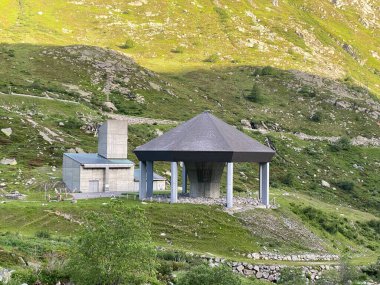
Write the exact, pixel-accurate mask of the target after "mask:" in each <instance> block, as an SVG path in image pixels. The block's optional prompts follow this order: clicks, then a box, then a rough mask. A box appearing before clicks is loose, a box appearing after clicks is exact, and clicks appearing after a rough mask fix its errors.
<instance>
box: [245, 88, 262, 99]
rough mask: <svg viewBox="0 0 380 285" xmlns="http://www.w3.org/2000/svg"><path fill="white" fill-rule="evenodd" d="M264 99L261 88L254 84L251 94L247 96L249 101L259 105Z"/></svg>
mask: <svg viewBox="0 0 380 285" xmlns="http://www.w3.org/2000/svg"><path fill="white" fill-rule="evenodd" d="M262 97H263V92H262V90H261V88H260V87H259V86H258V85H257V84H254V85H253V86H252V89H251V92H250V94H249V95H248V96H247V99H248V100H249V101H252V102H255V103H259V102H261V101H262V99H263V98H262Z"/></svg>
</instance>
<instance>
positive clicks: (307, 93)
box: [298, 85, 317, 98]
mask: <svg viewBox="0 0 380 285" xmlns="http://www.w3.org/2000/svg"><path fill="white" fill-rule="evenodd" d="M298 92H299V93H300V94H301V95H302V96H304V97H309V98H313V97H315V96H316V95H317V91H315V89H314V88H313V87H312V86H308V85H304V86H302V87H301V89H300V90H298Z"/></svg>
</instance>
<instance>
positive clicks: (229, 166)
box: [227, 162, 234, 208]
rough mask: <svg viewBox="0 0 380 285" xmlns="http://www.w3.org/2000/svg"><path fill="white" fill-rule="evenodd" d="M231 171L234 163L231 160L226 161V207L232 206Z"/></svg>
mask: <svg viewBox="0 0 380 285" xmlns="http://www.w3.org/2000/svg"><path fill="white" fill-rule="evenodd" d="M233 172H234V164H233V163H232V162H228V163H227V208H232V207H233V206H234V201H233V199H234V198H233Z"/></svg>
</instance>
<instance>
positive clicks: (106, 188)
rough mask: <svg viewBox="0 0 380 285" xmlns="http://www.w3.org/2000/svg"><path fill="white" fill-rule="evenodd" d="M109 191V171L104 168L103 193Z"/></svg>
mask: <svg viewBox="0 0 380 285" xmlns="http://www.w3.org/2000/svg"><path fill="white" fill-rule="evenodd" d="M107 191H110V169H109V167H108V166H107V167H106V168H104V192H107Z"/></svg>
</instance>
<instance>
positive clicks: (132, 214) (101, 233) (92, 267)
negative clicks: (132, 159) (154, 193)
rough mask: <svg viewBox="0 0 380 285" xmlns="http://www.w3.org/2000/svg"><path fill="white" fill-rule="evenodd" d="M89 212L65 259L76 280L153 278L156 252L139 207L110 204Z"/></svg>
mask: <svg viewBox="0 0 380 285" xmlns="http://www.w3.org/2000/svg"><path fill="white" fill-rule="evenodd" d="M107 210H108V211H106V212H102V213H99V212H90V213H89V214H87V215H86V223H85V226H84V227H83V229H82V233H81V235H80V238H79V239H78V241H77V242H76V244H75V246H74V248H73V250H72V252H71V258H70V260H69V263H68V271H69V274H70V276H71V278H72V280H73V281H74V282H75V283H76V284H83V285H87V284H88V285H90V284H91V285H93V284H96V285H108V284H112V285H118V284H136V285H137V284H145V283H147V282H148V281H149V280H154V277H153V276H154V275H155V265H156V253H155V249H154V246H153V245H152V242H151V236H150V231H149V225H148V221H147V219H146V217H145V215H144V212H143V210H141V209H140V208H138V207H135V208H126V207H125V206H123V205H122V204H120V203H116V204H112V205H111V206H109V208H108V209H107Z"/></svg>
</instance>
